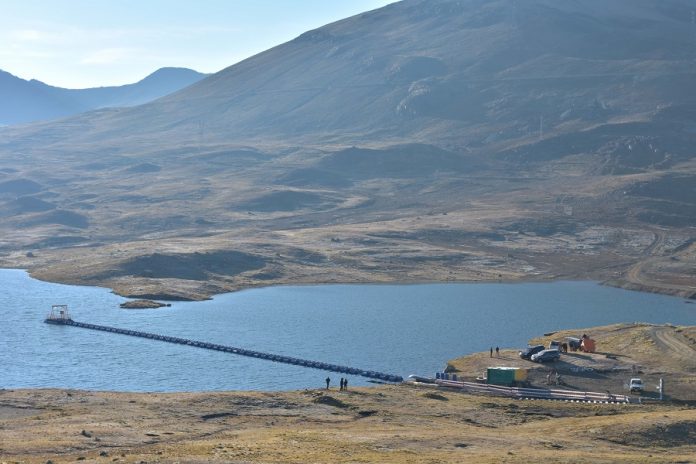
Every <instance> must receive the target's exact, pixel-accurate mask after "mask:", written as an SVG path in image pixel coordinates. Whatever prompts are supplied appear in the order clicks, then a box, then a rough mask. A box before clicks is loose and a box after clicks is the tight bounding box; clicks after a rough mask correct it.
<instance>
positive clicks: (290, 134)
mask: <svg viewBox="0 0 696 464" xmlns="http://www.w3.org/2000/svg"><path fill="white" fill-rule="evenodd" d="M687 3H688V2H683V1H679V0H666V1H663V2H650V1H643V0H640V1H633V0H609V1H607V2H594V1H593V2H583V3H578V2H575V1H570V0H554V1H550V0H530V1H525V2H512V1H508V0H493V1H487V0H486V1H484V0H467V1H464V2H461V1H455V0H427V1H424V0H407V1H403V2H397V3H395V4H392V5H389V6H387V7H385V8H381V9H378V10H375V11H371V12H366V13H364V14H361V15H357V16H354V17H352V18H347V19H345V20H343V21H338V22H336V23H333V24H329V25H327V26H324V27H321V28H319V29H316V30H313V31H308V32H307V33H305V34H302V35H301V36H299V37H297V38H296V39H295V40H292V41H290V42H288V43H285V44H282V45H279V46H278V47H275V48H273V49H270V50H268V51H266V52H264V53H261V54H259V55H256V56H254V57H252V58H249V59H247V60H245V61H243V62H241V63H238V64H235V65H233V66H230V67H229V68H227V69H225V70H222V71H220V72H219V73H216V74H214V75H212V76H210V77H208V78H206V79H203V80H201V81H199V82H198V83H196V84H194V85H192V86H190V87H188V88H186V89H184V90H182V91H180V92H177V93H175V94H173V95H170V96H167V97H164V98H161V99H159V100H156V101H154V102H151V103H148V104H145V105H141V106H137V107H134V108H125V109H123V108H121V109H102V110H98V111H93V112H89V113H85V114H82V115H78V116H74V117H71V118H67V119H62V120H57V121H49V122H44V123H37V124H32V125H26V126H13V127H6V128H2V129H0V160H2V165H1V166H0V218H1V219H2V220H1V221H0V266H5V267H20V268H26V269H29V270H30V272H31V273H32V275H34V276H35V277H38V278H40V279H46V280H51V281H59V282H66V283H79V284H88V285H99V286H105V287H109V288H112V289H114V291H115V292H117V293H119V294H121V295H126V296H132V297H139V298H150V299H203V298H208V297H210V296H211V295H214V294H216V293H220V292H226V291H231V290H236V289H240V288H246V287H253V286H261V285H275V284H286V283H307V282H312V283H330V282H414V281H498V280H540V279H545V280H550V279H595V280H599V281H604V282H607V283H609V284H611V285H617V286H621V287H626V288H632V289H640V290H647V291H653V292H661V293H667V294H673V295H679V296H682V297H686V298H691V297H694V295H695V294H696V271H695V269H696V241H695V239H696V228H695V225H696V151H695V150H694V143H693V141H694V135H693V134H694V129H693V128H694V127H696V126H695V124H696V110H695V108H696V94H695V93H694V92H693V81H694V78H695V77H696V65H695V64H694V63H696V47H694V46H693V37H694V25H693V24H692V22H691V21H690V18H691V17H692V12H693V8H689V7H688V5H687ZM608 44H610V45H608Z"/></svg>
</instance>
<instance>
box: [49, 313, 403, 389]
mask: <svg viewBox="0 0 696 464" xmlns="http://www.w3.org/2000/svg"><path fill="white" fill-rule="evenodd" d="M54 310H55V311H54ZM44 322H45V323H47V324H54V325H66V326H72V327H81V328H83V329H89V330H99V331H101V332H111V333H115V334H121V335H130V336H131V337H140V338H148V339H150V340H157V341H161V342H167V343H176V344H179V345H188V346H193V347H196V348H204V349H207V350H214V351H222V352H225V353H231V354H236V355H240V356H248V357H251V358H258V359H265V360H268V361H273V362H279V363H284V364H292V365H295V366H302V367H309V368H312V369H320V370H323V371H330V372H338V373H341V374H350V375H355V376H359V377H366V378H368V379H378V380H383V381H385V382H402V381H403V380H404V379H403V378H402V377H401V376H400V375H394V374H385V373H383V372H377V371H367V370H363V369H357V368H355V367H348V366H341V365H338V364H329V363H325V362H320V361H311V360H307V359H300V358H293V357H291V356H283V355H278V354H272V353H264V352H262V351H254V350H247V349H244V348H237V347H234V346H227V345H218V344H215V343H208V342H202V341H198V340H190V339H188V338H179V337H170V336H168V335H159V334H154V333H148V332H140V331H137V330H128V329H120V328H117V327H109V326H105V325H96V324H88V323H86V322H77V321H73V320H72V319H71V318H70V315H69V314H68V312H67V307H65V306H59V307H57V306H54V307H53V309H52V310H51V314H50V315H49V317H48V318H47V319H46V320H45V321H44Z"/></svg>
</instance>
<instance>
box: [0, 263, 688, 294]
mask: <svg viewBox="0 0 696 464" xmlns="http://www.w3.org/2000/svg"><path fill="white" fill-rule="evenodd" d="M2 269H11V270H19V271H24V272H26V273H27V274H29V276H30V277H31V278H33V279H36V280H40V281H42V282H47V283H53V284H60V285H76V286H83V287H99V288H106V289H108V290H110V291H111V293H113V294H114V295H117V296H120V297H123V298H128V299H129V300H135V299H144V300H154V301H166V302H193V301H206V300H211V299H213V298H215V297H216V296H219V295H224V294H227V293H236V292H242V291H246V290H254V289H261V288H270V287H290V286H292V287H302V286H308V287H309V286H319V285H439V284H443V285H447V284H455V285H462V284H529V283H553V282H596V283H597V284H599V285H603V286H607V287H613V288H620V289H623V290H627V291H635V292H641V293H652V294H657V295H665V296H672V297H675V298H681V299H684V300H687V301H692V300H693V301H696V289H693V293H691V290H690V289H676V288H664V287H659V286H651V285H645V284H639V283H634V282H628V281H623V280H617V279H596V278H593V277H591V276H586V277H576V278H571V277H566V276H552V277H544V276H534V277H531V276H527V277H520V278H518V279H510V278H507V279H477V280H475V279H462V280H455V279H452V280H428V279H414V280H384V279H383V280H377V279H376V280H373V281H366V280H362V279H353V280H351V279H346V280H321V279H317V280H316V281H306V280H300V281H297V282H293V281H291V280H285V279H280V280H278V281H276V282H273V281H271V282H262V281H258V282H253V283H248V284H246V285H238V286H233V287H231V288H229V289H220V291H218V292H211V293H209V294H207V295H206V296H205V297H204V298H187V297H182V296H180V295H175V294H167V293H164V294H161V295H157V294H155V295H152V294H141V293H129V292H122V291H118V290H117V288H115V286H110V285H108V284H107V283H104V284H101V285H100V283H99V282H96V283H86V282H84V281H81V280H78V281H77V282H74V281H73V280H71V279H47V278H43V277H41V276H37V275H36V272H35V271H33V270H32V269H31V268H22V267H3V268H2ZM205 283H211V284H212V281H211V280H208V281H205Z"/></svg>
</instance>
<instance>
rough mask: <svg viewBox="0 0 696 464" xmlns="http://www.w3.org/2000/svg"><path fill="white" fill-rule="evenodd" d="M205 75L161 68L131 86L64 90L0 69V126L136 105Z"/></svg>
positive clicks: (171, 91) (184, 69) (183, 69)
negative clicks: (0, 103)
mask: <svg viewBox="0 0 696 464" xmlns="http://www.w3.org/2000/svg"><path fill="white" fill-rule="evenodd" d="M205 76H206V75H205V74H201V73H199V72H196V71H193V70H191V69H186V68H161V69H158V70H157V71H155V72H154V73H152V74H150V75H149V76H147V77H145V78H144V79H142V80H141V81H138V82H136V83H134V84H128V85H122V86H114V87H97V88H89V89H64V88H60V87H54V86H51V85H48V84H44V83H43V82H41V81H37V80H34V79H32V80H30V81H26V80H24V79H20V78H19V77H16V76H13V75H12V74H10V73H7V72H5V71H2V70H0V101H1V102H2V105H1V106H0V125H12V124H22V123H28V122H33V121H41V120H48V119H55V118H59V117H64V116H70V115H73V114H77V113H81V112H84V111H88V110H93V109H97V108H104V107H125V106H136V105H140V104H143V103H147V102H149V101H152V100H155V99H157V98H159V97H162V96H164V95H168V94H170V93H173V92H176V91H177V90H180V89H182V88H184V87H186V86H188V85H191V84H193V83H194V82H198V81H199V80H201V79H203V78H204V77H205Z"/></svg>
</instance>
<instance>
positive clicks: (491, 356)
mask: <svg viewBox="0 0 696 464" xmlns="http://www.w3.org/2000/svg"><path fill="white" fill-rule="evenodd" d="M492 357H493V347H492V346H491V358H492Z"/></svg>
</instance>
